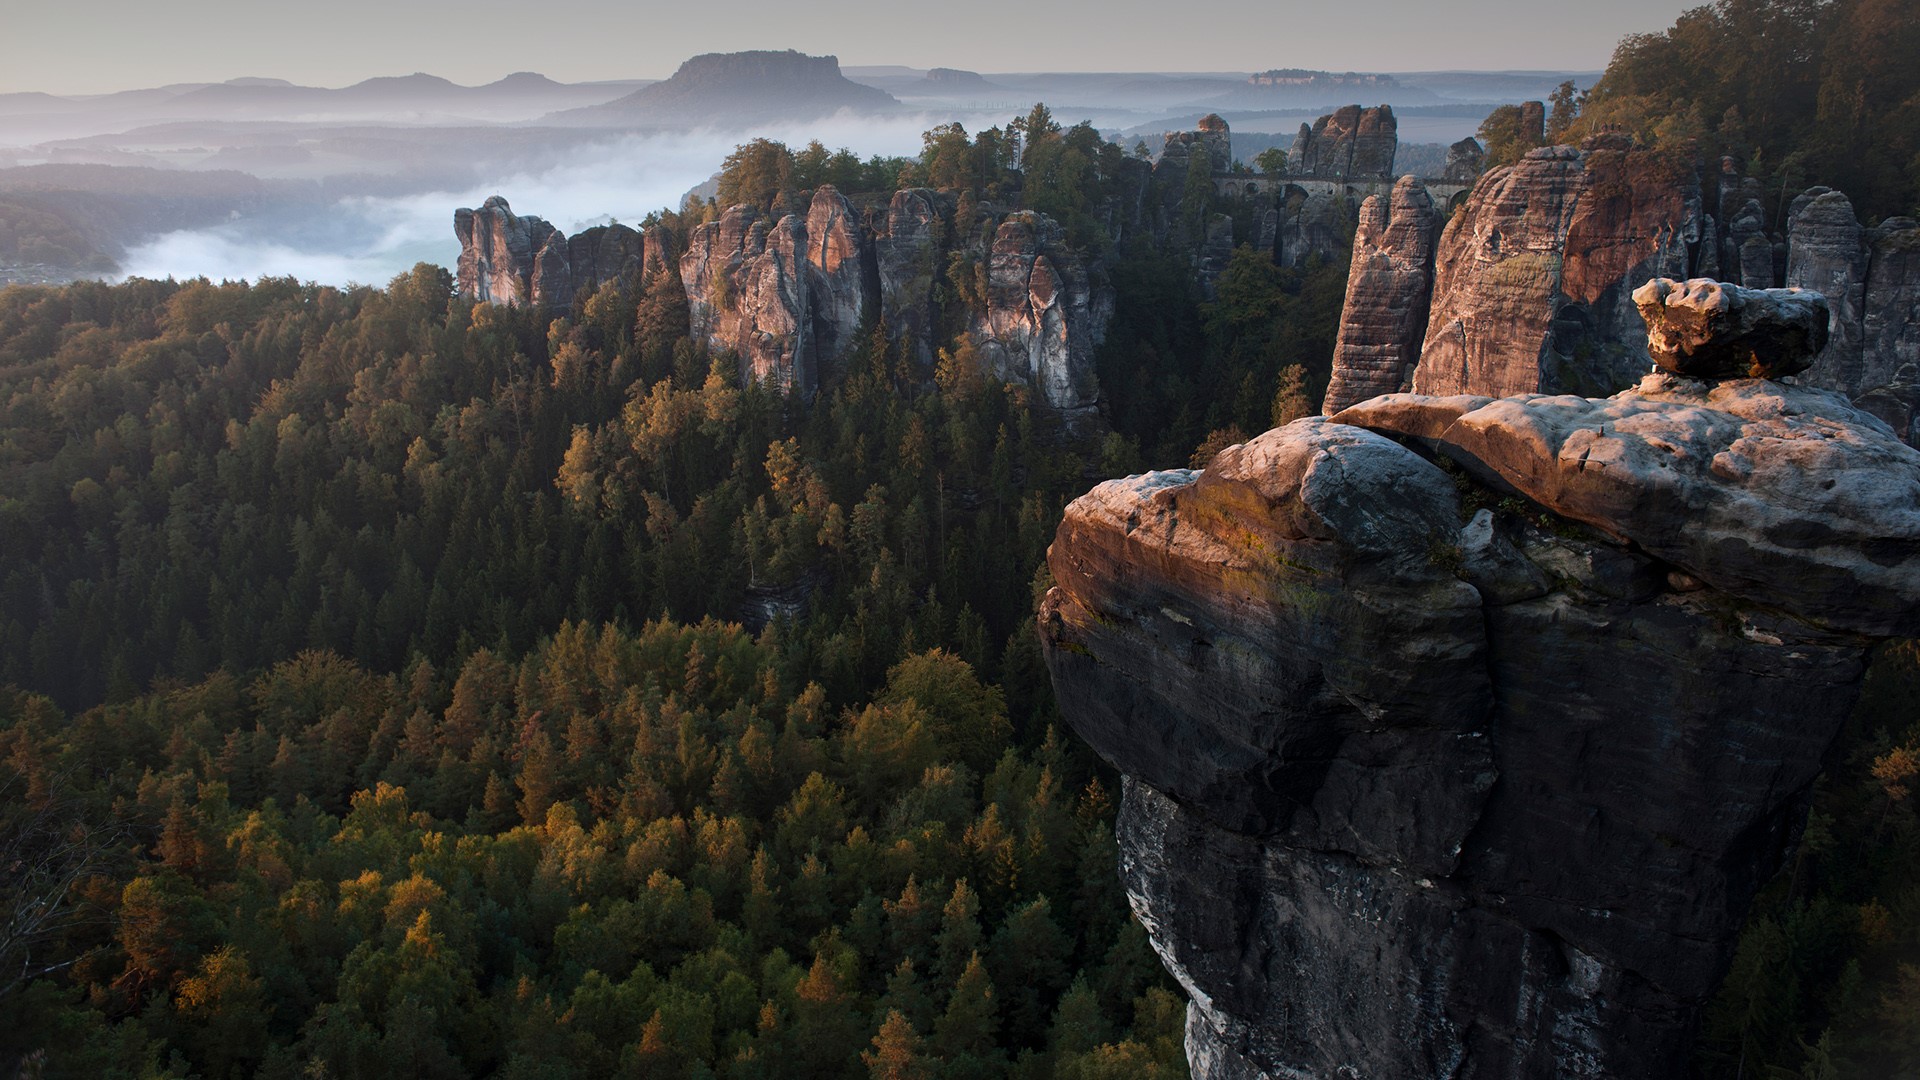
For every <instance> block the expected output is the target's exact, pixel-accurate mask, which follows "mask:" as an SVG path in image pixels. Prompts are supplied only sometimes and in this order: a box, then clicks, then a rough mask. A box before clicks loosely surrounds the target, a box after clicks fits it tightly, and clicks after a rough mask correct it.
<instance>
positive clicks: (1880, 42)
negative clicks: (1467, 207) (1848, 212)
mask: <svg viewBox="0 0 1920 1080" xmlns="http://www.w3.org/2000/svg"><path fill="white" fill-rule="evenodd" d="M1917 53H1920V18H1915V17H1914V11H1913V5H1912V3H1911V2H1910V0H1718V2H1717V3H1714V4H1712V5H1709V6H1704V7H1697V8H1693V9H1690V10H1689V11H1687V12H1686V13H1684V14H1682V15H1681V16H1680V18H1679V19H1678V20H1677V21H1676V22H1675V23H1674V24H1673V26H1672V27H1671V28H1670V29H1668V30H1666V31H1664V32H1661V33H1657V34H1635V35H1632V36H1630V37H1628V38H1626V39H1625V40H1623V41H1622V42H1621V43H1620V45H1619V47H1618V48H1616V49H1615V50H1614V54H1613V59H1612V61H1611V62H1610V63H1609V64H1608V65H1607V71H1606V74H1605V75H1604V76H1603V77H1602V78H1601V79H1600V82H1599V83H1598V84H1597V85H1596V86H1594V88H1593V90H1592V93H1591V95H1590V96H1589V97H1588V99H1587V101H1586V102H1585V103H1584V108H1583V110H1582V112H1581V115H1580V118H1579V121H1578V122H1576V123H1574V124H1572V125H1570V126H1569V127H1568V128H1567V129H1566V131H1565V133H1564V136H1565V137H1568V138H1577V137H1579V136H1581V135H1584V134H1586V133H1588V132H1590V131H1597V130H1602V129H1607V128H1612V129H1624V130H1627V131H1631V132H1633V133H1634V134H1636V135H1638V136H1640V137H1641V138H1643V139H1647V140H1649V141H1654V142H1660V143H1671V144H1676V145H1685V144H1688V143H1692V144H1693V145H1694V146H1695V147H1696V148H1697V150H1698V152H1699V154H1700V155H1701V156H1702V157H1703V158H1704V159H1705V160H1707V161H1709V162H1711V161H1716V160H1718V158H1719V157H1720V156H1721V155H1723V154H1724V155H1730V156H1731V157H1733V159H1734V160H1735V162H1736V163H1738V165H1739V166H1740V167H1741V168H1742V169H1743V170H1744V171H1745V172H1746V173H1747V175H1750V176H1756V177H1760V178H1761V179H1762V180H1763V181H1764V182H1765V184H1766V186H1767V189H1768V191H1769V193H1770V195H1771V194H1772V193H1779V194H1780V195H1781V197H1782V199H1791V198H1792V196H1794V195H1797V194H1799V192H1800V190H1801V189H1803V188H1805V187H1806V186H1808V185H1809V184H1814V183H1820V184H1826V185H1829V186H1831V187H1835V188H1838V189H1840V190H1842V191H1844V192H1846V193H1847V195H1848V196H1849V197H1850V198H1851V199H1852V200H1853V203H1854V206H1855V207H1856V209H1857V210H1858V211H1859V212H1860V214H1861V216H1862V217H1863V218H1864V219H1867V220H1869V221H1871V220H1876V219H1879V218H1882V217H1891V216H1894V215H1898V214H1911V213H1914V212H1915V211H1916V209H1920V65H1916V64H1915V63H1914V62H1913V58H1914V56H1915V55H1916V54H1917ZM1767 210H1768V213H1769V214H1777V213H1778V212H1779V207H1778V206H1773V205H1770V206H1768V207H1767Z"/></svg>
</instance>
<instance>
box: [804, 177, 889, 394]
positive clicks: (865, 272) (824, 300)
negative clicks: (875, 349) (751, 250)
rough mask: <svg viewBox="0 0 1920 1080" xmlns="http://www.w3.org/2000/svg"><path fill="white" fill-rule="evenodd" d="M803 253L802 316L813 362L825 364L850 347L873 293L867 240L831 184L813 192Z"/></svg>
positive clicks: (875, 286)
mask: <svg viewBox="0 0 1920 1080" xmlns="http://www.w3.org/2000/svg"><path fill="white" fill-rule="evenodd" d="M802 235H803V239H804V242H805V244H806V252H807V268H808V271H809V273H808V279H807V304H808V317H809V319H810V320H811V321H812V324H813V349H814V353H815V363H816V366H817V365H818V364H822V363H826V362H829V361H831V360H832V359H834V358H836V357H838V356H840V355H841V354H842V353H844V352H845V351H846V350H847V349H848V348H849V347H851V346H852V345H853V344H854V341H855V338H857V337H858V336H859V332H860V328H861V325H862V321H863V320H864V319H865V318H866V317H867V313H868V311H869V310H870V308H871V300H870V298H871V297H873V296H874V295H875V294H876V293H877V292H878V291H879V287H878V284H877V276H876V275H877V274H878V272H879V271H878V267H877V266H876V265H875V262H874V254H873V237H872V234H870V233H869V232H868V231H867V230H866V229H865V228H864V227H863V225H862V223H861V221H860V219H859V218H858V217H857V216H856V215H855V214H854V210H853V206H852V204H850V203H848V202H847V200H846V197H845V196H843V195H841V194H840V192H839V191H837V190H835V189H834V187H833V186H832V185H831V184H822V185H821V186H820V187H818V188H816V189H815V190H814V193H813V203H812V204H811V205H810V206H809V207H808V210H807V220H806V227H805V231H804V233H803V234H802Z"/></svg>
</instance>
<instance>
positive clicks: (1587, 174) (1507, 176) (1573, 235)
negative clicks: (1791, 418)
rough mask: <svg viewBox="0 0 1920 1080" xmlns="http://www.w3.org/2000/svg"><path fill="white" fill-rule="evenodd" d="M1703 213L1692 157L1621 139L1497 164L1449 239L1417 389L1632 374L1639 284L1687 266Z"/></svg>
mask: <svg viewBox="0 0 1920 1080" xmlns="http://www.w3.org/2000/svg"><path fill="white" fill-rule="evenodd" d="M1702 217H1703V215H1702V210H1701V205H1700V188H1699V182H1698V178H1697V176H1696V175H1695V174H1693V173H1692V172H1691V169H1690V166H1687V165H1685V164H1684V163H1682V162H1680V161H1678V160H1676V159H1674V158H1671V157H1669V156H1667V155H1665V154H1661V153H1658V152H1655V151H1650V150H1640V149H1635V148H1632V147H1631V146H1630V145H1629V144H1628V143H1627V142H1626V141H1625V140H1624V139H1622V138H1620V137H1601V138H1598V139H1594V140H1589V142H1588V144H1587V145H1586V146H1585V147H1584V148H1583V149H1579V150H1576V149H1574V148H1572V147H1567V146H1550V147H1543V148H1541V149H1538V150H1534V151H1531V152H1530V153H1528V154H1527V156H1526V158H1525V159H1523V160H1522V161H1521V162H1520V163H1519V164H1517V165H1513V166H1510V167H1506V168H1502V169H1495V170H1493V171H1492V172H1490V173H1488V174H1487V175H1486V176H1485V177H1484V178H1483V179H1482V180H1481V181H1480V183H1479V185H1478V186H1476V187H1475V188H1474V191H1473V194H1472V196H1471V197H1470V198H1469V199H1468V201H1467V204H1466V206H1465V207H1463V208H1462V209H1461V210H1460V211H1459V212H1457V213H1456V214H1455V215H1454V216H1453V219H1452V220H1451V221H1449V222H1448V223H1447V228H1446V231H1445V233H1444V234H1443V236H1442V238H1441V241H1440V248H1439V253H1438V255H1437V257H1436V260H1435V267H1434V287H1433V305H1432V315H1431V317H1430V318H1429V320H1428V324H1427V335H1426V340H1425V342H1424V343H1423V345H1422V347H1421V351H1420V362H1419V365H1418V366H1417V367H1416V368H1415V370H1414V374H1413V388H1414V390H1415V391H1417V392H1419V393H1425V394H1458V393H1475V394H1491V395H1506V394H1519V393H1536V392H1537V393H1557V392H1564V391H1571V392H1578V393H1611V392H1613V391H1615V390H1618V389H1621V388H1623V387H1625V386H1628V385H1631V384H1632V383H1633V381H1634V380H1635V379H1636V378H1637V377H1638V376H1639V375H1640V374H1641V373H1643V372H1645V371H1646V370H1647V366H1648V363H1649V360H1648V356H1647V353H1646V349H1645V337H1644V326H1643V325H1642V324H1641V323H1640V319H1639V316H1638V314H1636V313H1635V311H1634V309H1633V304H1632V300H1631V294H1632V292H1633V290H1634V289H1636V288H1638V287H1639V286H1640V285H1642V284H1644V283H1646V282H1647V281H1649V280H1651V279H1652V278H1654V277H1659V276H1669V277H1685V276H1687V275H1688V272H1689V270H1690V268H1691V265H1692V255H1693V248H1695V247H1696V246H1697V245H1698V243H1699V240H1700V228H1701V224H1702Z"/></svg>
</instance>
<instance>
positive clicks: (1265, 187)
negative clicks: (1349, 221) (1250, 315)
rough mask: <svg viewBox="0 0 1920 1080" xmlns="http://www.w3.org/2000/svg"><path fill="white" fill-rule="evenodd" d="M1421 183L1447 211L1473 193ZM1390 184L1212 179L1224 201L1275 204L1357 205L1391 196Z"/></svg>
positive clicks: (1467, 184) (1469, 185) (1234, 176)
mask: <svg viewBox="0 0 1920 1080" xmlns="http://www.w3.org/2000/svg"><path fill="white" fill-rule="evenodd" d="M1420 182H1421V183H1422V184H1425V185H1426V186H1427V193H1428V194H1430V195H1432V196H1433V202H1434V205H1435V206H1436V207H1445V208H1446V209H1448V210H1452V209H1454V208H1456V207H1458V206H1459V205H1461V204H1462V203H1464V202H1466V201H1467V193H1468V192H1470V191H1472V190H1473V182H1472V181H1462V180H1440V179H1430V178H1427V177H1421V178H1420ZM1393 183H1394V182H1393V181H1392V180H1382V179H1379V178H1377V177H1349V178H1347V179H1344V180H1329V179H1327V178H1326V177H1324V176H1288V175H1285V174H1281V175H1279V176H1272V175H1268V174H1264V173H1215V174H1214V177H1213V189H1214V192H1215V193H1216V194H1218V195H1220V196H1221V197H1223V198H1247V199H1256V198H1260V197H1261V196H1272V197H1274V198H1275V199H1276V200H1278V199H1283V198H1286V197H1288V196H1291V195H1292V194H1294V193H1295V192H1298V193H1299V194H1300V195H1301V196H1303V197H1306V196H1313V195H1321V196H1330V195H1345V196H1347V197H1348V198H1350V199H1352V200H1353V201H1354V202H1356V203H1358V202H1359V201H1360V200H1362V199H1364V198H1366V197H1367V196H1369V195H1376V194H1377V195H1386V194H1389V193H1391V192H1392V191H1393Z"/></svg>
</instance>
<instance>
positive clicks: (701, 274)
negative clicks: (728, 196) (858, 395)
mask: <svg viewBox="0 0 1920 1080" xmlns="http://www.w3.org/2000/svg"><path fill="white" fill-rule="evenodd" d="M806 259H807V234H806V225H805V224H804V223H803V222H802V221H801V220H800V219H799V218H798V217H796V216H795V215H792V214H788V215H787V216H785V217H783V218H781V219H780V220H779V221H777V222H774V223H772V224H771V225H769V224H768V222H767V221H766V219H765V218H763V217H762V216H761V215H760V213H759V212H758V211H756V210H755V209H754V208H753V207H751V206H744V205H743V206H735V207H732V208H731V209H729V210H727V211H726V212H725V213H723V214H721V215H720V220H719V221H715V222H709V223H708V224H705V225H702V226H700V227H699V228H697V229H694V230H693V231H692V233H691V234H690V235H689V236H688V238H687V251H686V254H684V255H682V256H681V257H680V280H681V282H682V283H683V284H684V285H685V286H686V290H687V307H688V319H689V321H690V323H691V324H692V328H693V335H694V337H695V338H705V339H706V340H707V341H708V342H709V343H710V344H711V345H712V346H713V347H714V348H717V349H727V350H730V351H732V352H733V353H734V355H735V356H737V357H738V358H739V361H740V372H741V377H742V378H744V379H751V380H754V381H756V382H767V383H771V384H773V385H775V386H778V387H780V388H781V389H782V390H785V391H788V392H790V393H798V394H800V395H802V396H803V397H811V396H812V394H813V391H814V388H815V385H816V383H815V374H816V371H815V368H814V350H813V341H812V327H813V321H812V319H811V318H809V312H810V309H809V306H808V294H807V285H808V277H809V272H808V264H807V261H806Z"/></svg>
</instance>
